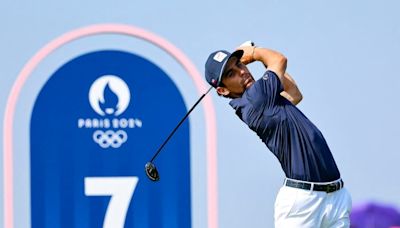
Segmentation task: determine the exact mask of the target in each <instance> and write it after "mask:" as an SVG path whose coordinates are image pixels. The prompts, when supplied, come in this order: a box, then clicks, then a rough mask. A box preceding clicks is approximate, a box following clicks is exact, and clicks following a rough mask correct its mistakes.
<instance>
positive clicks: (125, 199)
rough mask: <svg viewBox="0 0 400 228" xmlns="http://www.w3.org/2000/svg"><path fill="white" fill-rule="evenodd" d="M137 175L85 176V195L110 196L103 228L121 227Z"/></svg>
mask: <svg viewBox="0 0 400 228" xmlns="http://www.w3.org/2000/svg"><path fill="white" fill-rule="evenodd" d="M138 181H139V178H138V177H85V195H87V196H111V199H110V202H109V204H108V208H107V211H106V215H105V218H104V223H103V228H123V227H124V224H125V218H126V212H127V211H128V208H129V203H130V202H131V198H132V195H133V192H134V191H135V188H136V185H137V183H138Z"/></svg>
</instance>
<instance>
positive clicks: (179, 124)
mask: <svg viewBox="0 0 400 228" xmlns="http://www.w3.org/2000/svg"><path fill="white" fill-rule="evenodd" d="M211 89H212V87H210V88H209V89H208V90H207V92H206V93H204V94H203V95H201V97H200V98H199V99H198V100H197V102H196V103H195V104H194V105H193V106H192V108H191V109H190V110H189V111H188V112H187V113H186V115H185V116H184V117H183V118H182V119H181V121H180V122H179V123H178V125H176V127H175V128H174V130H172V132H171V133H170V134H169V135H168V137H167V139H166V140H165V141H164V143H163V144H161V146H160V147H159V148H158V150H157V152H156V153H155V154H154V156H153V157H152V158H151V160H150V162H153V160H154V159H155V158H156V157H157V155H158V154H159V153H160V151H161V150H162V148H163V147H164V146H165V144H167V142H168V141H169V139H170V138H171V137H172V135H174V133H175V131H176V130H178V128H179V127H180V126H181V124H182V123H183V121H185V120H186V118H187V117H188V116H189V114H190V113H191V112H192V111H193V109H194V108H195V107H196V106H197V105H198V104H199V103H200V101H201V100H202V99H203V98H204V97H205V96H206V95H207V93H208V92H210V90H211Z"/></svg>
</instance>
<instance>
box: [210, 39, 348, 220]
mask: <svg viewBox="0 0 400 228" xmlns="http://www.w3.org/2000/svg"><path fill="white" fill-rule="evenodd" d="M254 61H259V62H261V63H262V64H264V66H265V67H266V72H265V73H264V75H263V76H262V77H261V78H260V79H258V80H257V81H255V80H254V78H253V76H252V74H251V73H250V72H249V70H248V68H247V67H246V65H247V64H249V63H252V62H254ZM286 66H287V59H286V57H285V56H284V55H282V54H281V53H279V52H276V51H273V50H270V49H267V48H261V47H255V46H241V47H239V48H238V49H237V50H236V51H234V52H233V53H230V52H228V51H225V50H219V51H216V52H213V53H211V54H210V56H209V57H208V59H207V62H206V64H205V78H206V80H207V82H208V83H209V84H210V85H212V86H213V87H214V88H215V89H216V91H217V93H218V94H219V95H222V96H224V97H227V98H229V99H231V100H230V102H229V104H230V105H231V106H232V108H233V109H234V110H235V113H236V115H237V116H238V117H239V118H240V119H241V120H242V121H243V122H245V123H246V124H247V126H248V127H249V128H250V129H251V130H253V131H254V132H255V133H257V135H258V136H259V137H260V139H261V140H262V142H264V143H265V145H266V146H267V147H268V149H269V150H270V151H271V152H272V153H273V154H274V155H275V156H276V158H277V159H278V161H279V162H280V164H281V167H282V169H283V171H284V173H285V176H286V178H285V180H284V184H283V186H282V187H281V189H280V190H279V193H278V195H277V198H276V202H275V215H274V217H275V227H282V228H291V227H301V228H306V227H310V228H316V227H350V219H349V215H350V210H351V197H350V194H349V193H348V191H347V190H346V189H345V188H344V183H343V181H342V179H341V177H340V173H339V170H338V168H337V166H336V163H335V160H334V158H333V156H332V153H331V151H330V149H329V147H328V145H327V142H326V141H325V139H324V137H323V135H322V133H321V132H320V131H319V130H318V128H317V127H316V126H315V125H314V124H313V123H312V122H311V121H310V120H309V119H308V118H307V117H306V116H305V115H304V114H303V113H302V112H301V111H300V110H299V109H298V108H297V107H296V105H297V104H298V103H299V102H300V101H301V100H302V94H301V93H300V91H299V89H298V87H297V85H296V83H295V81H294V80H293V78H292V77H291V76H290V75H289V74H288V73H286Z"/></svg>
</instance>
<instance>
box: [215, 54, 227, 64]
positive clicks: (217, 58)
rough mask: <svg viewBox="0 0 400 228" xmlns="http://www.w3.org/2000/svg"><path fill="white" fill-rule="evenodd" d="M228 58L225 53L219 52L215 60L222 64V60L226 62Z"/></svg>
mask: <svg viewBox="0 0 400 228" xmlns="http://www.w3.org/2000/svg"><path fill="white" fill-rule="evenodd" d="M226 56H227V54H225V53H223V52H218V53H217V54H215V55H214V60H215V61H218V62H222V60H224V59H225V57H226Z"/></svg>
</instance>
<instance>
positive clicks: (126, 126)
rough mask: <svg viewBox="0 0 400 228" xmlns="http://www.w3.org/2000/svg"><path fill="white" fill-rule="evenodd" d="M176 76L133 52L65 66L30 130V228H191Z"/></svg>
mask: <svg viewBox="0 0 400 228" xmlns="http://www.w3.org/2000/svg"><path fill="white" fill-rule="evenodd" d="M186 111H187V109H186V107H185V104H184V102H183V98H182V96H181V94H180V93H179V91H178V89H177V87H176V86H175V84H174V83H173V82H172V81H171V79H170V77H169V76H168V75H167V74H166V73H165V72H164V71H162V70H161V69H160V68H159V67H158V66H156V65H155V64H154V63H152V62H150V61H149V60H147V59H144V58H142V57H140V56H137V55H135V54H132V53H127V52H122V51H115V50H105V51H97V52H92V53H88V54H85V55H82V56H79V57H77V58H75V59H72V60H71V61H69V62H67V63H66V64H65V65H63V66H62V67H61V68H59V69H58V70H57V71H56V72H55V73H54V74H53V75H52V76H51V77H50V79H49V80H48V81H47V83H46V84H45V86H44V87H43V88H42V90H41V92H40V94H39V96H38V97H37V99H36V102H35V106H34V110H33V113H32V119H31V128H30V140H31V141H30V144H31V146H30V149H31V151H30V153H31V157H30V159H31V217H32V227H34V228H43V227H51V228H57V227H68V228H70V227H80V228H87V227H106V228H118V227H156V228H162V227H182V228H187V227H191V202H190V157H189V156H190V151H189V148H190V145H189V143H190V142H189V122H188V121H186V122H185V123H183V125H182V126H181V127H180V129H179V130H178V131H177V132H176V134H175V135H174V136H173V138H172V139H171V140H170V142H169V143H168V144H167V145H166V146H165V148H164V151H163V152H162V153H161V154H160V156H159V157H158V158H157V161H156V164H157V168H158V170H159V172H160V174H161V180H160V181H159V182H151V181H150V180H148V179H147V177H146V175H145V172H144V165H145V163H146V162H147V161H149V159H151V157H152V155H153V154H154V152H155V151H156V150H157V148H158V147H159V145H160V144H161V143H162V142H163V141H164V139H165V138H166V136H167V135H168V134H169V133H170V131H171V130H172V129H173V128H174V127H175V125H176V124H177V123H178V122H179V120H180V119H181V118H182V117H183V116H184V115H185V113H186Z"/></svg>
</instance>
